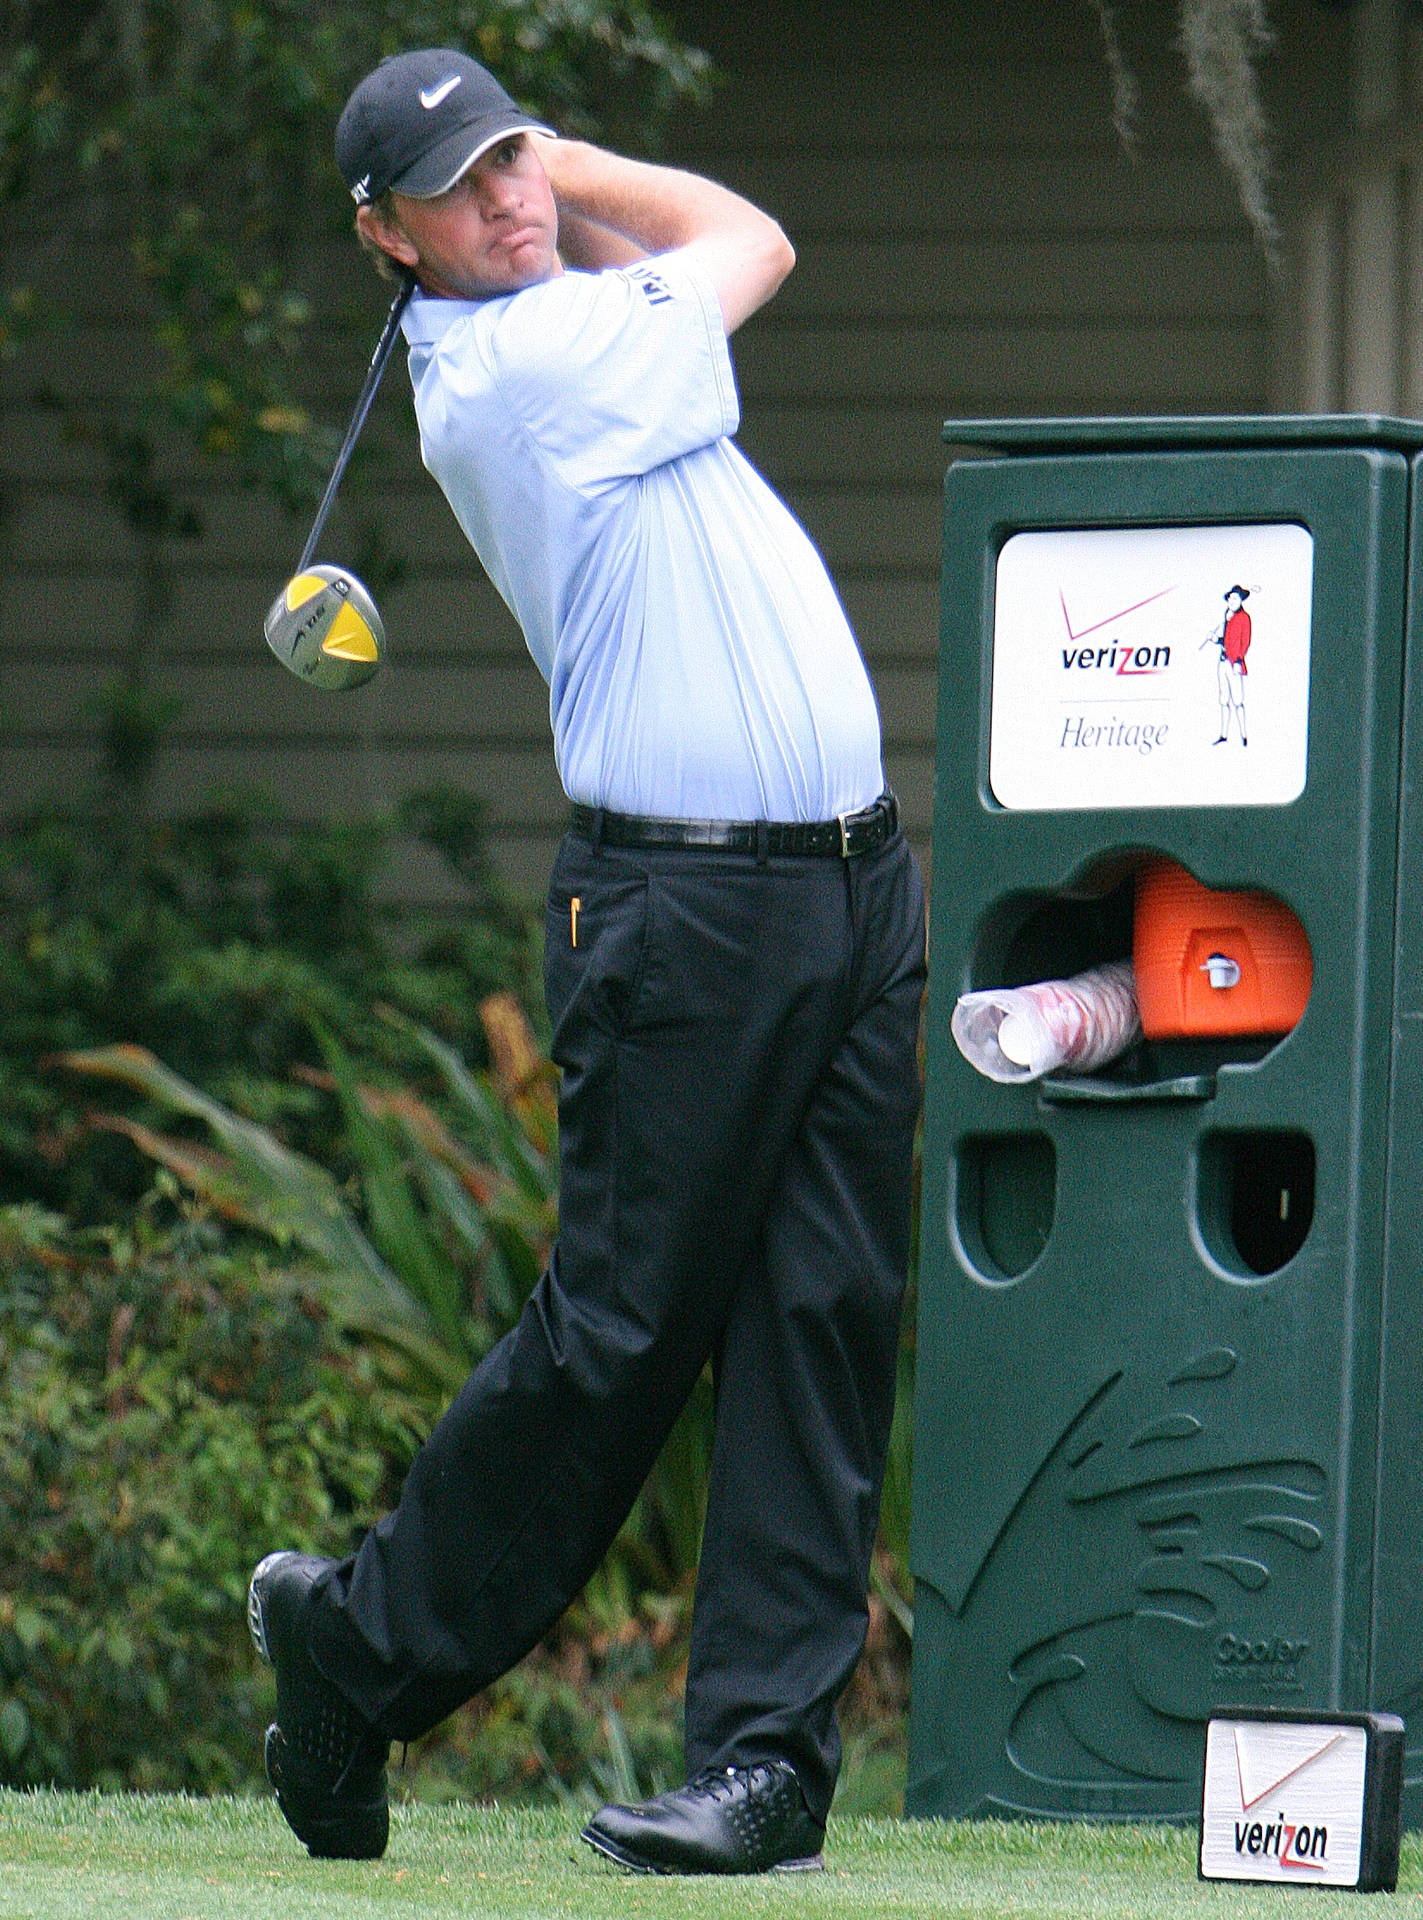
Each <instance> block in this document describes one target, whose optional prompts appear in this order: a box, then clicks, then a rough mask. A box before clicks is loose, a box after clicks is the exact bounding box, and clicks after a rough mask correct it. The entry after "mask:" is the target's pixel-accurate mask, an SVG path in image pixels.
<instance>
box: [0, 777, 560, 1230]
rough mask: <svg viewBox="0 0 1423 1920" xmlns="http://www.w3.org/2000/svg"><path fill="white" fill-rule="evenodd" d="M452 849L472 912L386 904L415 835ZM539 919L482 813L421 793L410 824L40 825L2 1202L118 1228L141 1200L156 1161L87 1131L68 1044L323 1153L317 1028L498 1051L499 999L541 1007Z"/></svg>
mask: <svg viewBox="0 0 1423 1920" xmlns="http://www.w3.org/2000/svg"><path fill="white" fill-rule="evenodd" d="M406 839H414V840H416V841H420V842H423V843H424V844H426V845H429V846H432V847H433V848H434V850H435V851H436V852H438V853H441V854H442V856H444V855H447V856H448V858H449V860H450V861H451V864H452V866H453V868H454V871H455V873H456V875H457V877H458V879H459V880H460V882H461V883H462V884H463V886H464V888H465V890H466V894H467V900H468V907H467V910H466V911H465V912H463V913H461V914H460V915H459V917H457V918H456V917H454V916H443V917H429V916H427V917H424V918H422V917H421V916H419V915H415V914H412V913H410V912H409V911H401V912H396V911H394V910H391V909H388V908H384V907H382V906H381V905H380V904H379V899H378V893H377V889H378V886H379V883H380V879H381V876H382V873H383V871H384V870H385V869H386V867H387V865H388V864H389V863H390V862H391V861H392V860H393V859H394V858H395V857H397V855H398V853H399V850H400V847H401V845H402V842H403V841H404V840H406ZM536 960H537V948H536V939H535V934H534V932H533V929H532V926H531V921H530V917H529V915H528V913H527V912H526V910H525V909H524V908H523V907H522V906H521V905H519V904H517V903H515V902H514V901H513V899H512V898H511V897H510V896H509V894H508V893H507V891H506V890H505V889H504V888H503V886H502V885H501V883H500V882H499V880H498V879H497V877H496V876H495V874H494V873H493V871H492V869H491V868H490V866H489V865H488V862H487V860H486V859H485V857H484V855H483V852H482V841H481V837H480V823H479V812H478V807H477V805H476V804H475V803H474V802H473V801H471V800H469V799H467V798H466V797H465V796H463V795H460V794H458V793H455V792H452V791H444V790H440V791H435V792H431V793H426V794H419V795H415V796H413V797H412V798H411V799H410V801H409V802H407V804H406V806H405V807H404V808H402V809H400V810H397V812H396V813H395V814H394V815H392V816H391V817H390V818H388V819H386V820H383V821H377V822H373V823H366V824H357V825H346V826H336V827H332V828H328V829H323V830H311V831H303V830H297V829H293V828H290V827H282V826H280V825H279V824H278V823H277V822H276V820H275V818H274V817H273V816H272V815H271V814H270V813H269V812H267V811H266V810H264V809H262V808H261V807H260V806H258V805H257V804H255V803H239V802H236V801H227V802H224V803H222V804H220V805H214V806H212V807H210V808H209V809H208V810H207V811H205V812H203V813H201V814H197V815H194V816H191V817H189V818H187V819H183V820H178V821H174V822H171V823H168V824H163V825H157V826H155V825H150V824H146V823H144V822H143V821H141V820H140V819H137V818H136V817H135V816H133V815H132V814H125V813H124V812H122V811H120V812H117V813H113V814H104V813H102V812H99V811H91V810H89V809H80V810H77V811H75V812H74V813H72V814H59V813H49V814H45V815H38V816H35V817H34V818H32V819H30V820H29V821H27V822H23V823H21V824H19V825H17V826H15V827H13V828H11V829H10V830H9V831H8V832H6V833H4V834H3V835H0V1199H5V1198H9V1199H14V1200H19V1199H43V1200H44V1201H45V1202H46V1204H48V1205H51V1206H53V1207H56V1208H59V1209H61V1210H63V1211H64V1212H66V1213H68V1214H70V1215H71V1216H73V1217H76V1218H78V1219H81V1220H90V1221H92V1220H98V1219H109V1218H113V1217H114V1216H115V1213H116V1211H121V1210H122V1208H123V1207H124V1206H126V1205H131V1204H132V1203H133V1202H134V1201H135V1200H136V1199H137V1198H138V1196H139V1194H140V1192H141V1191H142V1189H141V1187H140V1186H139V1185H138V1184H137V1183H136V1178H135V1175H136V1171H137V1169H136V1164H135V1162H134V1161H133V1159H132V1157H131V1156H129V1155H126V1154H124V1153H123V1152H121V1151H120V1149H119V1148H118V1147H117V1145H116V1143H115V1142H114V1141H113V1139H112V1138H111V1137H110V1136H106V1135H104V1134H102V1133H95V1132H93V1131H92V1130H89V1129H86V1127H85V1125H84V1109H83V1106H82V1105H81V1104H80V1102H79V1097H78V1093H77V1089H76V1085H75V1083H74V1082H72V1081H64V1080H63V1079H62V1078H60V1077H59V1076H56V1075H55V1074H54V1073H53V1072H51V1071H48V1070H47V1068H46V1062H47V1061H48V1059H49V1058H50V1057H51V1056H52V1055H54V1054H56V1053H59V1052H63V1051H66V1050H73V1049H79V1048H93V1047H99V1046H105V1045H110V1044H114V1043H116V1042H120V1041H122V1042H128V1043H131V1044H135V1045H138V1046H145V1047H148V1048H149V1049H150V1050H152V1051H153V1052H154V1053H156V1054H158V1055H159V1056H160V1057H161V1058H162V1059H163V1060H164V1061H165V1063H166V1064H167V1065H169V1066H170V1067H171V1068H173V1069H174V1070H175V1071H176V1072H178V1073H180V1074H181V1075H183V1076H184V1077H185V1078H187V1079H189V1080H191V1081H193V1082H194V1083H195V1084H196V1085H198V1086H201V1087H202V1088H204V1089H205V1090H206V1091H208V1092H210V1093H212V1094H213V1095H215V1096H216V1097H217V1098H219V1099H222V1100H225V1101H227V1102H228V1103H229V1104H230V1105H232V1106H233V1107H234V1108H235V1109H237V1110H238V1111H239V1112H240V1113H242V1114H244V1115H246V1116H247V1117H249V1118H252V1119H255V1120H260V1121H262V1122H264V1123H266V1124H269V1125H275V1126H277V1127H279V1128H280V1129H281V1130H282V1132H283V1133H284V1135H285V1136H286V1137H287V1138H288V1139H289V1140H290V1141H291V1143H292V1144H294V1145H296V1146H298V1147H300V1148H303V1149H305V1150H306V1151H308V1152H314V1153H315V1154H316V1155H317V1157H319V1158H321V1159H322V1160H323V1162H328V1161H330V1160H331V1159H332V1157H333V1155H334V1154H335V1153H336V1147H335V1138H334V1135H335V1131H336V1127H335V1124H334V1121H333V1115H332V1113H331V1109H330V1106H329V1103H328V1102H325V1101H323V1100H322V1099H321V1097H320V1095H319V1094H318V1092H317V1091H316V1090H314V1089H313V1088H312V1087H311V1086H310V1085H309V1084H307V1083H304V1082H302V1081H300V1080H296V1079H294V1078H293V1069H294V1068H302V1067H305V1068H306V1069H308V1070H310V1069H313V1068H315V1067H317V1066H319V1065H320V1064H321V1054H320V1050H319V1048H318V1047H317V1045H316V1044H315V1041H314V1039H313V1028H312V1023H313V1022H317V1023H319V1024H320V1026H321V1027H322V1029H323V1030H324V1031H325V1032H327V1033H328V1034H330V1035H331V1036H332V1037H333V1038H334V1040H335V1041H336V1042H337V1043H339V1044H340V1045H342V1046H345V1047H348V1048H349V1047H359V1048H361V1049H362V1051H363V1053H364V1054H365V1055H367V1056H368V1057H370V1058H372V1059H373V1060H375V1061H376V1062H377V1063H383V1064H388V1065H391V1066H392V1067H396V1068H400V1067H404V1068H405V1069H406V1070H408V1071H411V1072H413V1071H417V1070H419V1069H420V1068H422V1067H425V1066H427V1065H428V1055H427V1054H426V1052H425V1051H424V1048H423V1046H422V1045H421V1044H419V1043H417V1042H415V1041H414V1040H413V1039H412V1038H411V1035H410V1029H409V1027H408V1026H402V1025H400V1024H399V1023H398V1022H392V1021H391V1020H389V1019H387V1018H383V1017H381V1014H380V1012H379V1011H378V1009H380V1008H383V1007H384V1008H392V1009H395V1010H396V1011H398V1012H403V1013H405V1014H407V1015H408V1016H410V1017H411V1018H412V1019H414V1020H416V1021H419V1022H420V1023H421V1024H422V1025H423V1026H425V1027H427V1028H430V1029H434V1030H437V1032H438V1035H439V1037H440V1038H441V1039H442V1040H443V1041H444V1042H445V1043H446V1044H448V1045H451V1046H454V1047H455V1048H456V1049H458V1050H459V1051H460V1052H461V1053H462V1054H464V1055H472V1056H473V1057H474V1058H475V1059H476V1060H479V1059H482V1058H483V1056H484V1052H485V1039H484V1028H483V1025H482V1022H481V1019H480V1014H479V1007H480V1004H481V1002H482V1001H484V1000H485V999H486V998H487V997H488V996H489V995H490V994H491V993H493V992H496V991H499V990H512V991H514V992H515V993H516V994H517V995H518V997H519V998H520V999H521V1000H522V1001H523V1002H524V1003H525V1004H528V1005H533V1004H536V1003H537V999H538V989H537V985H536V982H535V973H536Z"/></svg>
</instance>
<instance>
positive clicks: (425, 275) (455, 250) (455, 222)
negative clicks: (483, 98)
mask: <svg viewBox="0 0 1423 1920" xmlns="http://www.w3.org/2000/svg"><path fill="white" fill-rule="evenodd" d="M395 205H396V211H397V213H398V215H399V218H400V224H401V226H402V227H403V228H404V230H405V232H406V234H407V235H408V236H409V238H410V240H411V241H412V242H413V244H414V245H415V247H416V249H417V250H418V252H419V256H420V258H419V262H418V271H419V274H420V279H421V282H422V284H423V285H424V286H425V288H426V290H427V291H428V292H430V293H437V294H443V295H445V296H446V297H450V298H454V299H462V300H483V299H487V298H488V297H489V296H490V295H492V294H500V293H517V292H518V290H519V289H520V288H521V287H530V286H533V285H534V284H535V282H536V281H539V280H550V279H552V278H553V276H554V275H555V274H557V273H559V272H561V271H562V268H561V266H560V264H559V259H558V253H557V251H556V249H557V245H558V211H557V209H556V208H555V206H554V203H553V192H552V190H551V188H550V187H549V183H548V175H547V174H546V173H545V172H544V168H543V162H542V161H541V160H540V159H539V157H538V155H537V154H536V153H535V152H534V149H533V147H532V145H531V144H530V142H529V140H528V138H527V137H526V136H525V135H524V134H522V133H518V134H512V135H511V136H510V138H509V139H507V140H502V141H501V142H500V143H499V145H498V146H497V147H491V148H490V150H489V152H488V153H486V154H482V155H481V156H480V158H479V159H478V160H476V161H475V163H474V165H473V166H472V167H471V168H470V170H469V172H468V173H466V174H465V175H464V176H463V177H462V178H461V179H459V180H457V181H456V182H455V184H454V185H453V186H452V187H451V188H450V189H449V191H448V192H446V193H441V194H437V195H436V197H435V198H434V199H433V200H414V199H411V198H410V196H409V195H407V194H403V193H397V194H396V195H395Z"/></svg>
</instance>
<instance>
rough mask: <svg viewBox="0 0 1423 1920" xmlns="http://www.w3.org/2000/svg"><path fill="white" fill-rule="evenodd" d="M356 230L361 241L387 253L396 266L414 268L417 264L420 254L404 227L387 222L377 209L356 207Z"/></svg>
mask: <svg viewBox="0 0 1423 1920" xmlns="http://www.w3.org/2000/svg"><path fill="white" fill-rule="evenodd" d="M356 229H357V231H358V232H359V233H360V235H361V237H362V238H363V239H365V240H368V241H369V242H370V244H371V245H372V246H373V247H379V248H380V250H381V252H382V253H388V254H389V255H390V257H391V259H392V260H394V261H396V262H397V263H398V265H400V266H402V267H414V266H417V265H418V264H419V260H420V252H419V249H418V248H417V247H416V245H415V242H414V241H413V240H412V239H411V238H410V236H409V234H408V233H406V231H405V229H404V227H401V226H398V225H397V224H396V223H395V221H393V220H388V219H387V218H386V216H385V214H384V213H383V212H382V211H381V209H380V208H379V207H375V206H367V207H357V208H356Z"/></svg>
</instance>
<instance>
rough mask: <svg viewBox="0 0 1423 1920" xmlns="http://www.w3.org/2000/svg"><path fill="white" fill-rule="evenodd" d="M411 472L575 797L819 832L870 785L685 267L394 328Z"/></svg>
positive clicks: (428, 312) (696, 285) (718, 344)
mask: <svg viewBox="0 0 1423 1920" xmlns="http://www.w3.org/2000/svg"><path fill="white" fill-rule="evenodd" d="M405 332H406V337H407V339H408V340H409V343H410V374H411V379H412V381H413V382H414V387H415V411H416V416H417V418H418V420H419V423H420V447H421V453H422V456H423V458H424V461H425V465H426V466H427V467H428V468H429V470H430V472H431V473H432V474H433V475H434V476H435V478H436V480H438V482H439V483H440V486H441V487H442V488H443V490H444V493H445V495H446V498H447V499H448V500H449V503H450V505H451V507H453V509H454V512H455V516H456V518H457V519H458V520H459V523H460V525H461V527H463V529H464V531H465V534H466V535H467V536H468V538H469V541H470V543H471V545H472V546H473V547H474V549H475V551H476V553H477V554H478V555H479V557H480V559H481V561H482V562H483V563H484V566H485V569H486V570H487V572H488V574H489V576H490V578H491V579H492V580H493V582H494V584H495V586H496V587H497V588H498V590H499V592H500V593H501V594H502V596H503V598H504V600H505V602H506V603H507V604H508V606H509V608H510V610H511V612H512V613H513V615H514V617H515V619H516V620H517V621H518V623H519V625H520V627H521V628H522V629H523V632H524V637H525V639H526V641H527V642H528V647H529V651H530V653H531V654H532V655H533V657H534V660H535V661H536V663H537V665H538V668H539V671H540V672H541V673H542V674H543V676H544V678H545V680H547V682H548V686H549V714H550V718H551V720H552V723H553V738H554V753H555V757H556V759H557V763H558V771H559V775H560V778H561V779H562V781H563V786H564V790H565V791H566V792H567V794H568V795H569V797H570V798H571V799H573V800H577V801H582V802H584V803H585V804H587V805H589V806H603V807H608V808H611V809H613V810H615V811H617V812H620V813H639V814H653V815H660V816H665V817H670V818H676V819H712V820H828V819H832V818H833V817H834V816H835V815H836V814H840V813H847V812H851V811H853V810H855V809H856V808H859V807H863V806H868V805H869V804H870V802H871V801H873V800H874V799H875V798H876V797H877V795H878V794H879V793H880V792H881V790H882V789H883V786H884V777H883V772H882V769H881V764H880V731H879V716H878V713H877V711H876V707H875V699H874V693H873V691H872V689H871V687H870V683H869V678H868V676H867V674H866V672H865V667H864V663H863V661H862V660H861V658H860V653H859V649H858V647H857V646H856V644H855V639H854V635H853V634H852V633H851V631H850V628H849V624H848V622H847V621H846V618H845V614H844V611H843V609H842V608H841V606H840V602H839V599H838V597H837V595H836V592H835V589H834V587H833V585H832V584H831V581H830V578H829V575H828V574H827V573H826V570H825V566H824V563H823V562H822V561H821V558H820V556H819V554H818V553H817V552H816V550H815V548H814V546H813V545H812V544H811V541H810V539H809V537H808V536H807V534H806V533H805V531H804V529H803V528H802V527H801V525H800V524H799V522H798V521H797V520H796V519H795V518H794V516H793V515H792V514H791V513H790V512H789V511H788V510H787V508H786V507H785V506H784V504H783V503H782V502H781V500H780V499H779V498H778V497H777V496H776V494H775V493H773V492H772V490H771V489H770V487H768V486H767V484H766V482H765V481H764V480H763V479H762V478H761V476H760V475H759V474H758V473H757V472H756V471H755V469H754V468H753V467H752V466H751V465H750V464H749V463H748V462H747V461H746V460H745V459H744V458H743V457H742V455H741V454H740V452H739V451H738V450H737V449H736V448H735V447H734V446H733V445H732V444H731V441H730V439H729V438H728V436H729V435H730V434H732V433H734V432H735V430H736V427H737V423H738V420H739V418H740V414H739V407H738V403H737V395H736V382H735V376H734V374H733V372H732V367H731V356H730V353H729V350H728V346H727V340H726V334H725V331H724V328H723V325H722V318H721V308H720V303H719V301H718V299H717V294H716V289H715V287H714V286H713V284H712V281H711V279H710V276H709V275H708V274H707V273H706V271H705V269H704V268H703V267H702V266H701V265H700V264H699V263H698V262H697V261H696V260H695V258H692V257H689V256H688V255H687V254H686V253H684V252H677V253H669V254H663V255H660V256H658V257H657V258H655V259H652V260H649V261H644V262H642V263H640V264H639V265H637V266H635V267H631V268H625V269H619V270H609V271H607V272H603V273H596V274H592V273H573V272H569V273H565V274H562V275H560V276H559V277H558V278H556V279H553V280H549V281H544V282H542V283H540V284H539V285H537V286H534V287H529V288H526V289H525V290H524V291H523V292H521V293H517V294H513V295H509V296H507V297H504V298H499V299H493V300H485V301H461V300H439V299H430V298H426V297H423V296H418V295H417V297H416V298H415V300H414V301H413V302H412V303H411V305H410V307H409V308H408V309H407V312H406V316H405Z"/></svg>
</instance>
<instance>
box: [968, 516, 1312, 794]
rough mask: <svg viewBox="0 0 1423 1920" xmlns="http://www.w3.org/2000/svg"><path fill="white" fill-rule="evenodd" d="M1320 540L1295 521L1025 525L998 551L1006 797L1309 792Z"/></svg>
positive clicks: (995, 745) (996, 678)
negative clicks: (1028, 528)
mask: <svg viewBox="0 0 1423 1920" xmlns="http://www.w3.org/2000/svg"><path fill="white" fill-rule="evenodd" d="M1313 586H1314V540H1313V537H1312V535H1311V534H1310V533H1309V531H1308V529H1307V528H1305V527H1302V526H1298V525H1295V524H1293V523H1285V524H1266V525H1260V526H1225V527H1131V528H1126V527H1121V528H1110V529H1101V530H1098V529H1091V530H1076V529H1074V530H1072V531H1064V532H1045V533H1018V534H1014V535H1012V536H1011V537H1010V538H1009V539H1008V540H1007V541H1006V542H1005V544H1004V546H1003V548H1002V551H1001V552H1000V553H999V556H998V566H997V585H996V593H995V600H994V623H993V698H992V720H991V729H990V746H989V785H990V788H991V790H992V793H993V797H994V798H995V800H997V801H998V803H999V805H1000V806H1003V807H1008V808H1020V809H1025V810H1037V811H1057V810H1060V809H1080V808H1086V807H1103V808H1117V807H1238V806H1285V805H1288V803H1289V802H1290V801H1291V800H1295V799H1298V797H1299V795H1300V794H1301V793H1303V791H1304V785H1305V776H1306V764H1307V759H1308V742H1309V663H1310V617H1311V604H1312V597H1313Z"/></svg>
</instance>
